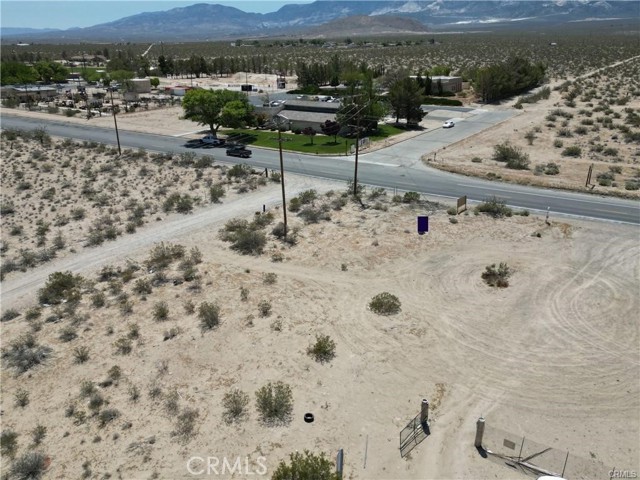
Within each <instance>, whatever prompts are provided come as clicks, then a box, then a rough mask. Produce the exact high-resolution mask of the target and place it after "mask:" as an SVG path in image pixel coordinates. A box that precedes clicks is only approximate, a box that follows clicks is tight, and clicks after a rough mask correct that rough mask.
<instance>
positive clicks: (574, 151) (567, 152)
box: [561, 145, 582, 157]
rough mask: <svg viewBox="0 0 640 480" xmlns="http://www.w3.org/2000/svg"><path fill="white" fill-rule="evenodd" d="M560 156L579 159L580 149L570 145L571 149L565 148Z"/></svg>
mask: <svg viewBox="0 0 640 480" xmlns="http://www.w3.org/2000/svg"><path fill="white" fill-rule="evenodd" d="M561 155H562V156H563V157H579V156H581V155H582V149H581V148H580V147H578V146H577V145H572V146H571V147H567V148H565V149H564V150H563V151H562V153H561Z"/></svg>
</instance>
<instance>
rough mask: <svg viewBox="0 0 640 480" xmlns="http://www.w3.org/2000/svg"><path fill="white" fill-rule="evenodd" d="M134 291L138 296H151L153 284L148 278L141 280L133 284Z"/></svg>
mask: <svg viewBox="0 0 640 480" xmlns="http://www.w3.org/2000/svg"><path fill="white" fill-rule="evenodd" d="M133 291H134V293H137V294H138V295H149V294H150V293H151V292H152V291H153V288H152V286H151V282H150V281H149V280H148V279H146V278H139V279H138V280H136V281H135V283H134V284H133Z"/></svg>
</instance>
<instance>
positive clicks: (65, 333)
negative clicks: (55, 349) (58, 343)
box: [58, 325, 78, 342]
mask: <svg viewBox="0 0 640 480" xmlns="http://www.w3.org/2000/svg"><path fill="white" fill-rule="evenodd" d="M77 337H78V332H77V331H76V329H75V327H73V326H72V325H68V326H66V327H64V328H62V330H60V335H59V336H58V338H59V339H60V340H62V341H63V342H70V341H71V340H75V339H76V338H77Z"/></svg>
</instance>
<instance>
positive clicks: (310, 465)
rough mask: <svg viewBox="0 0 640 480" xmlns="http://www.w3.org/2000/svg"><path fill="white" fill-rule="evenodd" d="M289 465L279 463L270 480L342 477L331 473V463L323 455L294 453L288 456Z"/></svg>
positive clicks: (330, 479)
mask: <svg viewBox="0 0 640 480" xmlns="http://www.w3.org/2000/svg"><path fill="white" fill-rule="evenodd" d="M289 460H290V464H287V463H285V462H284V461H281V462H280V464H279V465H278V468H276V470H275V471H274V472H273V475H272V476H271V480H293V479H307V478H308V479H313V480H340V479H341V478H342V477H341V476H340V475H339V474H338V473H336V472H334V471H333V469H334V466H333V462H332V461H331V460H329V459H327V458H325V456H324V454H323V453H321V454H320V455H315V454H313V453H311V452H309V451H308V450H305V451H304V454H302V453H300V452H295V453H292V454H290V455H289Z"/></svg>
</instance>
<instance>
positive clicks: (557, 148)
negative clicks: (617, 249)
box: [424, 57, 640, 198]
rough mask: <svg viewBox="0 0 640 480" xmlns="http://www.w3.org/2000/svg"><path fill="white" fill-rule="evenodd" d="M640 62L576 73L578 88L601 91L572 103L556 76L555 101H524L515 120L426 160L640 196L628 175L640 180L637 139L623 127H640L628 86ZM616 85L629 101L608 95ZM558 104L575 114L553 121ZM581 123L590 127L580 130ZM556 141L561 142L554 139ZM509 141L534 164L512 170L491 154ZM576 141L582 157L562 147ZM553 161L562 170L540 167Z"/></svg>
mask: <svg viewBox="0 0 640 480" xmlns="http://www.w3.org/2000/svg"><path fill="white" fill-rule="evenodd" d="M639 63H640V57H634V58H632V59H629V60H627V61H624V62H619V63H618V64H615V65H613V66H611V68H610V69H608V70H606V74H603V73H602V70H603V69H599V70H596V71H595V72H591V73H589V74H587V75H584V76H582V77H580V78H571V79H570V82H572V85H574V86H575V87H572V88H575V89H576V91H578V92H585V91H587V89H589V90H590V91H592V92H596V93H594V97H588V98H585V97H584V96H583V95H578V96H577V97H576V98H574V99H573V100H574V102H575V105H573V106H567V105H566V102H567V101H568V98H569V97H568V93H569V92H570V91H571V88H569V89H568V91H561V90H556V87H559V86H561V84H562V83H564V81H562V82H561V81H556V82H553V83H551V84H550V87H551V89H552V91H551V95H550V96H549V98H548V99H543V100H540V101H538V102H537V103H525V104H523V109H522V112H521V114H520V115H517V116H515V117H514V118H512V119H510V120H509V121H508V122H504V123H501V124H498V125H495V126H493V127H491V128H488V129H486V130H484V131H483V132H481V133H479V134H478V135H474V136H473V137H469V138H466V139H464V140H462V141H461V142H458V143H456V144H454V145H449V146H447V147H446V148H444V149H442V150H440V151H439V152H437V155H436V158H437V160H436V161H435V162H434V161H433V156H430V157H429V158H424V161H425V163H426V164H428V165H430V166H433V167H436V168H441V169H444V170H448V171H451V172H457V173H463V174H466V175H472V176H480V177H485V178H490V179H495V180H502V181H510V182H515V183H521V184H527V185H538V186H546V187H554V188H564V189H571V190H578V191H589V192H594V193H598V194H600V195H618V196H627V197H631V198H639V197H640V190H629V189H626V188H625V184H626V182H627V181H629V180H635V181H637V180H638V178H640V169H639V168H638V165H639V164H640V149H639V148H638V142H637V141H636V142H627V141H626V140H625V139H624V136H623V134H622V133H621V132H620V131H619V129H618V127H620V126H622V127H625V126H626V127H628V128H629V129H630V130H631V131H632V132H638V131H639V130H638V127H637V126H633V125H632V124H631V123H629V121H628V120H627V119H626V116H627V111H628V110H629V109H631V110H632V111H633V110H635V112H636V113H637V112H638V111H639V110H640V99H638V97H637V96H636V95H634V94H629V91H628V90H627V87H628V85H627V86H625V85H626V84H627V82H625V80H624V78H625V71H626V70H625V68H630V69H634V68H635V69H637V66H638V64H639ZM613 84H615V85H616V95H617V96H618V97H619V98H621V99H622V98H623V97H625V96H627V97H626V98H628V102H625V103H624V104H620V105H618V104H616V101H617V98H616V99H614V98H607V95H609V94H608V92H609V91H610V90H609V89H610V88H611V86H612V85H613ZM603 98H604V100H603ZM517 100H518V98H515V99H512V100H510V101H506V102H503V104H502V105H501V106H499V107H497V108H512V106H513V105H514V104H515V103H516V101H517ZM557 110H561V111H563V112H564V113H565V114H567V115H570V116H571V118H564V117H561V116H556V119H555V120H553V121H551V120H549V115H550V114H552V113H553V112H554V111H557ZM605 111H606V112H605ZM603 112H605V113H603ZM603 120H606V121H611V124H610V125H611V127H609V126H607V125H609V124H605V123H603ZM584 122H587V123H584ZM588 122H590V123H588ZM454 128H455V127H454ZM580 128H582V129H584V130H579V129H580ZM561 130H566V131H568V132H569V133H570V136H568V137H564V136H560V135H559V132H560V131H561ZM578 131H580V132H581V133H578ZM529 132H532V133H533V135H534V138H533V139H532V141H531V143H530V142H529V141H528V140H527V139H526V138H525V135H526V134H527V133H529ZM556 141H558V142H560V144H559V145H555V144H554V142H556ZM504 142H509V143H510V144H511V145H512V146H515V147H517V148H519V149H521V151H522V152H523V153H524V154H526V155H528V156H529V159H530V168H529V169H528V170H512V169H507V168H505V166H504V163H499V162H496V161H494V160H493V159H492V157H493V154H494V147H495V146H496V145H498V144H502V143H504ZM569 146H578V147H580V148H581V150H582V153H581V155H580V156H579V157H567V156H563V155H562V151H563V150H564V149H565V148H566V147H569ZM606 149H612V150H615V151H616V153H615V154H613V155H607V154H606ZM603 152H605V153H603ZM474 159H475V161H473V160H474ZM478 160H479V162H478ZM549 162H553V163H555V164H557V165H558V166H559V169H560V173H559V174H556V175H547V174H544V173H538V174H536V173H535V167H536V166H537V165H546V164H548V163H549ZM591 165H593V171H592V177H591V182H590V184H589V186H586V180H587V173H588V171H589V167H590V166H591ZM612 169H616V170H619V171H613V173H614V175H613V176H614V179H613V182H612V184H611V185H609V186H605V185H601V184H600V182H599V181H598V175H599V174H603V173H610V172H612Z"/></svg>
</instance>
